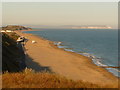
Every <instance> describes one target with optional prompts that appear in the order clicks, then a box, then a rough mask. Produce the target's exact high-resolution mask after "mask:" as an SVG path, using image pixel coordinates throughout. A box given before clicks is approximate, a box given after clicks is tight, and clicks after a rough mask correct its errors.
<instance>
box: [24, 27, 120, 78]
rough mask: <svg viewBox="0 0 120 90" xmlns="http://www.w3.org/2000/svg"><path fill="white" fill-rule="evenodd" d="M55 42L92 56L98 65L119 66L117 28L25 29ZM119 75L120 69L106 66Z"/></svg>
mask: <svg viewBox="0 0 120 90" xmlns="http://www.w3.org/2000/svg"><path fill="white" fill-rule="evenodd" d="M24 32H25V33H31V34H34V35H37V36H40V37H43V38H45V39H47V40H51V41H53V42H54V44H55V45H57V46H58V48H63V49H64V50H66V51H70V52H75V53H78V54H81V55H84V56H87V57H90V58H91V59H92V61H93V63H94V64H96V65H98V66H113V67H118V30H117V29H42V28H37V29H35V31H24ZM106 69H107V70H108V71H109V72H111V73H113V74H114V75H115V76H117V77H119V74H120V69H118V68H106Z"/></svg>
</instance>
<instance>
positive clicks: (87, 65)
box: [15, 31, 118, 86]
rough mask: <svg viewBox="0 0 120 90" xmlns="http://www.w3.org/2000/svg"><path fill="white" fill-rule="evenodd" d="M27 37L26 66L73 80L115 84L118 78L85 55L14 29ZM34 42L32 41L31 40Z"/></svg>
mask: <svg viewBox="0 0 120 90" xmlns="http://www.w3.org/2000/svg"><path fill="white" fill-rule="evenodd" d="M15 32H16V33H17V34H18V35H20V36H24V37H26V38H27V39H28V42H27V43H26V45H25V46H24V47H25V53H26V64H27V67H28V68H32V69H33V70H35V71H37V72H40V71H41V70H46V71H49V72H54V73H56V74H59V75H61V76H64V77H66V78H69V79H73V80H83V81H86V82H91V83H96V84H102V85H107V84H112V85H115V86H117V83H118V78H117V77H115V76H114V75H113V74H112V73H110V72H108V71H107V70H105V69H104V68H101V67H99V66H96V65H95V64H93V62H92V60H91V59H90V58H88V57H86V56H83V55H80V54H77V53H74V52H69V51H65V50H63V49H60V48H57V46H55V45H54V44H53V42H52V41H49V40H46V39H43V38H41V37H38V36H35V35H32V34H27V33H22V32H21V31H15ZM33 40H34V41H36V43H32V41H33Z"/></svg>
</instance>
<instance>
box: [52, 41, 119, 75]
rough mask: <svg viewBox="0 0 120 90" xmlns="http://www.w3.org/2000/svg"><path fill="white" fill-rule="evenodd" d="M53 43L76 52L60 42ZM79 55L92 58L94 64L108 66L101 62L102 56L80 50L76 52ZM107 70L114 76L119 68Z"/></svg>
mask: <svg viewBox="0 0 120 90" xmlns="http://www.w3.org/2000/svg"><path fill="white" fill-rule="evenodd" d="M54 44H55V45H57V47H58V48H63V49H64V50H65V51H70V52H75V53H78V52H76V51H74V50H72V49H68V48H66V47H67V46H64V45H62V42H54ZM78 54H80V55H83V56H86V57H89V58H91V59H92V61H93V63H94V64H96V65H97V66H103V67H104V66H108V65H106V64H103V63H102V62H101V61H102V58H101V57H97V56H95V55H92V54H90V53H85V52H82V53H78ZM106 69H107V70H108V71H109V72H111V73H113V74H114V75H115V76H118V77H119V75H118V73H119V72H120V70H119V69H116V68H106Z"/></svg>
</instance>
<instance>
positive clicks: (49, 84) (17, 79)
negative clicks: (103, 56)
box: [2, 69, 111, 88]
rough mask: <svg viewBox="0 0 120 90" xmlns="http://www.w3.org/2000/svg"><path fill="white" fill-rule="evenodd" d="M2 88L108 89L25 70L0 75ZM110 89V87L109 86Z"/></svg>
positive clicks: (54, 75) (46, 73)
mask: <svg viewBox="0 0 120 90" xmlns="http://www.w3.org/2000/svg"><path fill="white" fill-rule="evenodd" d="M2 81H3V83H2V84H3V85H2V86H3V88H109V86H110V85H109V86H100V85H96V84H92V83H88V82H83V81H73V80H69V79H66V78H65V77H60V76H59V75H56V74H51V73H48V72H41V73H35V72H34V71H33V70H31V69H26V70H25V71H24V72H19V73H8V72H7V73H5V74H3V75H2ZM110 87H111V86H110Z"/></svg>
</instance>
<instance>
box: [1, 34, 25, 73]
mask: <svg viewBox="0 0 120 90" xmlns="http://www.w3.org/2000/svg"><path fill="white" fill-rule="evenodd" d="M18 37H19V36H18V35H16V34H15V33H2V72H5V71H8V72H19V71H22V70H23V69H24V68H25V67H26V65H25V62H24V61H25V58H21V57H22V56H24V52H23V51H22V50H21V48H19V46H18V45H17V43H16V39H17V38H18ZM21 51H22V52H21ZM23 63H24V64H23Z"/></svg>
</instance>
